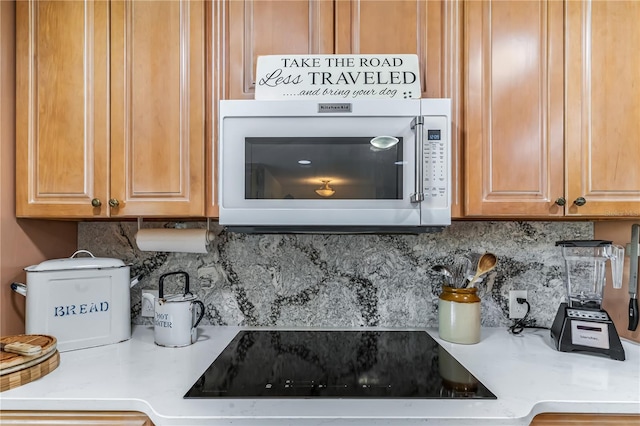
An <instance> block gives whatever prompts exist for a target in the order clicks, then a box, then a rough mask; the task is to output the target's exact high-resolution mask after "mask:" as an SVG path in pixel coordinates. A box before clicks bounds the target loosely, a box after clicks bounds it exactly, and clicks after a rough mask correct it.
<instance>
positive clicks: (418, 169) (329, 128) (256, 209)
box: [218, 99, 451, 233]
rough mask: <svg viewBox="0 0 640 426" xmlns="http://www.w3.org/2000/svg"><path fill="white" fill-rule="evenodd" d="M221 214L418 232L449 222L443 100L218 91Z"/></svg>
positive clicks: (241, 222)
mask: <svg viewBox="0 0 640 426" xmlns="http://www.w3.org/2000/svg"><path fill="white" fill-rule="evenodd" d="M219 126H220V127H219V175H218V176H219V199H218V201H219V207H220V224H221V225H223V226H225V227H227V228H228V229H229V230H230V231H235V232H264V233H269V232H278V233H280V232H282V233H289V232H302V233H304V232H327V233H367V232H369V233H396V232H398V233H401V232H409V233H422V232H431V231H433V230H435V229H442V227H444V226H447V225H450V224H451V102H450V100H449V99H405V100H384V99H375V100H371V99H367V100H352V101H348V100H344V101H339V100H331V101H317V100H291V101H289V100H275V101H271V100H223V101H220V116H219Z"/></svg>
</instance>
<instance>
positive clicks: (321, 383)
mask: <svg viewBox="0 0 640 426" xmlns="http://www.w3.org/2000/svg"><path fill="white" fill-rule="evenodd" d="M184 398H429V399H463V398H466V399H469V398H473V399H496V396H495V395H494V394H493V393H492V392H491V391H490V390H489V389H487V388H486V386H484V384H482V383H481V382H480V381H479V380H478V379H477V378H476V377H475V376H473V374H471V373H470V372H469V371H468V370H467V369H466V368H465V367H464V366H462V365H461V364H460V363H459V362H458V361H457V360H456V359H455V358H454V357H453V356H451V355H450V354H449V353H448V352H447V351H446V350H445V349H444V348H443V347H442V346H441V345H439V344H438V343H437V342H436V341H435V340H434V339H433V338H432V337H431V336H429V334H428V333H427V332H425V331H400V330H397V331H396V330H392V331H387V330H384V331H377V330H356V331H351V330H349V331H342V330H337V331H334V330H330V331H326V330H242V331H240V332H238V334H236V336H235V337H234V338H233V340H232V341H231V342H230V343H229V344H228V345H227V347H226V348H225V349H224V350H223V351H222V353H220V355H219V356H218V357H217V358H216V359H215V360H214V361H213V363H212V364H211V365H210V366H209V367H208V368H207V369H206V370H205V372H204V373H203V374H202V375H201V376H200V378H199V379H198V380H197V381H196V383H194V385H193V386H192V387H191V389H189V391H188V392H187V393H186V394H185V395H184Z"/></svg>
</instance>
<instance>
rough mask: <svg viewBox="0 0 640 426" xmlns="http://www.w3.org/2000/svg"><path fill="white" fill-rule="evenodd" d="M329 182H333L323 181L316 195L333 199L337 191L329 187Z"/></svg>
mask: <svg viewBox="0 0 640 426" xmlns="http://www.w3.org/2000/svg"><path fill="white" fill-rule="evenodd" d="M329 182H331V181H329V180H323V181H322V186H321V187H320V188H318V189H316V194H318V195H319V196H321V197H331V196H332V195H333V194H335V193H336V191H335V190H334V189H333V188H331V187H330V186H329Z"/></svg>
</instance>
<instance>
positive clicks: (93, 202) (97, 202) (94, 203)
mask: <svg viewBox="0 0 640 426" xmlns="http://www.w3.org/2000/svg"><path fill="white" fill-rule="evenodd" d="M91 205H92V206H93V207H100V206H101V205H102V201H100V199H99V198H94V199H93V200H91Z"/></svg>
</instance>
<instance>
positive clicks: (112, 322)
mask: <svg viewBox="0 0 640 426" xmlns="http://www.w3.org/2000/svg"><path fill="white" fill-rule="evenodd" d="M83 253H84V254H88V257H79V255H80V254H83ZM24 270H25V271H26V273H27V284H26V285H25V284H22V283H12V284H11V288H12V289H13V290H14V291H15V292H16V293H19V294H21V295H23V296H25V297H26V312H25V320H26V321H25V330H26V334H46V335H52V336H55V337H56V339H57V342H58V343H57V347H58V350H59V351H60V352H64V351H68V350H74V349H82V348H88V347H92V346H101V345H106V344H111V343H117V342H121V341H124V340H128V339H129V338H131V308H130V306H131V302H130V291H129V289H130V287H131V286H132V285H134V284H135V283H136V282H137V279H138V277H134V279H133V280H132V279H131V278H130V266H129V265H125V263H124V262H123V261H122V260H120V259H111V258H100V257H94V256H93V254H92V253H90V252H88V251H86V250H78V251H76V252H75V253H73V254H72V255H71V257H69V258H63V259H51V260H46V261H44V262H42V263H40V264H38V265H32V266H28V267H26V268H24Z"/></svg>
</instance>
